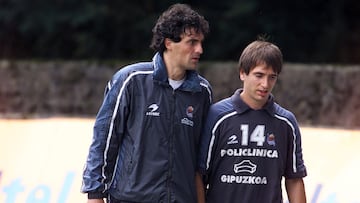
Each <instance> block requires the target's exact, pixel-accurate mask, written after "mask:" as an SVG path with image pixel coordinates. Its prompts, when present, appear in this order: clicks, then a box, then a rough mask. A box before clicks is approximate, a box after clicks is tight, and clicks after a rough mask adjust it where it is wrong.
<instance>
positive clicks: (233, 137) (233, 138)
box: [227, 135, 239, 144]
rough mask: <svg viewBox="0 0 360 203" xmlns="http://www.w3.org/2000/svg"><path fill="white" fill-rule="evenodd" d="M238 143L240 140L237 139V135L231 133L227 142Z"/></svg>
mask: <svg viewBox="0 0 360 203" xmlns="http://www.w3.org/2000/svg"><path fill="white" fill-rule="evenodd" d="M237 143H239V141H238V140H237V136H236V135H231V136H230V137H229V139H228V142H227V144H237Z"/></svg>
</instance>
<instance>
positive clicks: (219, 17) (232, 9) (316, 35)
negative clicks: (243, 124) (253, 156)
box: [0, 0, 360, 203]
mask: <svg viewBox="0 0 360 203" xmlns="http://www.w3.org/2000/svg"><path fill="white" fill-rule="evenodd" d="M173 3H186V4H189V5H191V7H192V8H194V9H195V10H197V11H198V12H199V13H201V14H202V15H204V16H205V18H206V19H207V20H208V21H209V24H210V34H209V35H208V36H207V37H206V39H205V42H204V54H203V55H202V59H201V63H200V66H199V72H200V73H201V74H202V75H203V76H205V77H206V78H207V79H208V80H209V81H210V83H211V84H212V86H213V90H214V100H215V101H218V100H220V99H222V98H225V97H228V96H230V95H231V94H232V93H233V91H234V90H235V89H237V88H239V87H240V86H241V83H240V81H239V78H238V73H237V68H236V65H237V61H238V58H239V56H240V53H241V51H242V50H243V48H244V47H245V46H246V45H247V44H248V43H249V42H251V41H253V40H255V39H257V38H258V37H259V36H260V37H263V38H265V39H267V40H268V41H270V42H273V43H275V44H276V45H278V46H279V47H280V49H281V50H282V52H283V55H284V62H285V63H284V69H283V72H282V73H281V75H280V78H279V81H278V83H277V85H276V87H275V89H274V91H273V93H274V95H275V98H276V100H277V102H278V103H280V104H281V105H282V106H284V107H285V108H288V109H289V110H291V111H292V112H294V114H295V115H296V117H297V119H298V121H299V124H300V129H301V131H302V138H303V151H304V159H305V164H306V166H307V168H308V177H306V178H305V184H306V192H307V199H308V202H311V203H359V202H360V194H359V193H358V191H357V190H358V188H360V176H359V173H358V171H359V170H360V158H359V154H360V150H359V146H360V130H359V129H360V88H357V87H358V83H359V81H360V14H359V11H360V1H357V0H311V1H310V0H305V1H298V0H295V1H280V0H273V1H269V0H237V1H235V0H224V1H218V0H206V1H200V0H193V1H190V0H189V1H170V0H166V1H165V0H156V1H155V0H146V1H145V0H144V1H140V0H132V1H125V0H107V1H92V0H87V1H84V0H77V1H74V0H53V1H51V0H32V1H28V0H0V203H38V202H41V203H50V202H51V203H72V202H85V201H86V196H85V195H84V194H81V193H80V185H81V173H82V167H83V164H84V163H85V160H86V155H87V150H88V147H89V144H90V142H91V139H92V126H93V122H94V118H95V115H96V113H97V111H98V109H99V107H100V105H101V102H102V98H103V90H104V87H105V85H106V82H107V80H109V79H110V78H111V76H112V75H113V74H114V73H115V71H117V70H118V69H119V68H121V67H123V66H124V65H127V64H130V63H133V62H137V61H149V60H151V58H152V56H153V54H154V53H153V51H152V50H151V49H150V48H149V45H150V41H151V37H152V32H151V29H152V27H153V26H154V24H155V21H156V20H157V18H158V16H159V15H160V14H161V13H162V12H163V11H164V10H165V9H167V8H168V7H169V6H170V5H171V4H173ZM284 197H285V196H284ZM285 199H286V197H285ZM285 202H286V200H285Z"/></svg>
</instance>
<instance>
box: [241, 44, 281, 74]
mask: <svg viewBox="0 0 360 203" xmlns="http://www.w3.org/2000/svg"><path fill="white" fill-rule="evenodd" d="M263 63H265V64H266V65H267V66H270V67H271V68H272V69H273V70H274V72H276V73H277V74H279V73H280V72H281V69H282V64H283V56H282V53H281V51H280V49H279V47H277V46H276V45H275V44H272V43H270V42H267V41H265V40H256V41H253V42H252V43H250V44H249V45H248V46H247V47H246V48H245V49H244V51H243V52H242V54H241V56H240V59H239V63H238V68H239V70H244V71H245V73H246V74H249V72H250V70H251V69H252V68H254V67H256V66H257V65H259V64H263Z"/></svg>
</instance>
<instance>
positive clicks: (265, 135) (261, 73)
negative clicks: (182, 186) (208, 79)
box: [199, 40, 306, 203]
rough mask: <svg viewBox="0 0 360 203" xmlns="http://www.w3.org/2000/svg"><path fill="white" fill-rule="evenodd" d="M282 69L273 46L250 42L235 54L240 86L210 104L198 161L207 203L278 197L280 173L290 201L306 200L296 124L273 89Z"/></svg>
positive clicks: (269, 201)
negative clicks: (238, 53)
mask: <svg viewBox="0 0 360 203" xmlns="http://www.w3.org/2000/svg"><path fill="white" fill-rule="evenodd" d="M281 69H282V53H281V52H280V50H279V48H278V47H277V46H275V45H273V44H271V43H269V42H265V41H261V40H258V41H254V42H252V43H251V44H249V45H248V46H247V47H246V48H245V49H244V51H243V53H242V54H241V56H240V60H239V71H240V79H241V81H242V82H243V88H242V89H238V90H237V91H235V93H234V95H232V96H231V97H229V98H227V99H224V100H222V101H219V102H217V103H215V104H213V105H212V106H211V107H210V110H209V114H208V119H207V122H206V124H205V128H204V133H203V135H202V140H201V149H200V162H199V171H200V173H202V174H203V175H204V177H205V178H204V180H205V185H206V187H205V188H206V202H207V203H230V202H261V203H275V202H276V203H280V202H282V201H283V198H282V191H281V181H282V178H283V177H285V185H286V191H287V195H288V198H289V200H290V202H291V203H300V202H301V203H304V202H306V199H305V189H304V183H303V180H302V178H303V177H305V176H306V168H305V166H304V162H303V158H302V149H301V136H300V131H299V127H298V124H297V121H296V119H295V117H294V115H293V114H292V113H291V112H289V111H288V110H286V109H284V108H282V107H281V106H279V105H278V104H277V103H275V102H274V97H273V96H272V94H271V91H272V89H273V87H274V85H275V83H276V81H277V78H278V76H279V74H280V72H281Z"/></svg>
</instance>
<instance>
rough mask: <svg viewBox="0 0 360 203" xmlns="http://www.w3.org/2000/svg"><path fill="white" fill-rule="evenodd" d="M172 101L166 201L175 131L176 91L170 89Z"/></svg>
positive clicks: (169, 198)
mask: <svg viewBox="0 0 360 203" xmlns="http://www.w3.org/2000/svg"><path fill="white" fill-rule="evenodd" d="M171 96H172V103H171V118H170V121H171V132H170V135H169V173H168V180H167V181H168V188H167V202H169V203H170V202H171V192H172V191H171V178H172V167H173V153H172V151H173V144H174V136H175V135H174V133H175V130H174V128H175V125H176V124H175V112H176V93H175V90H174V89H172V95H171Z"/></svg>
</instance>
